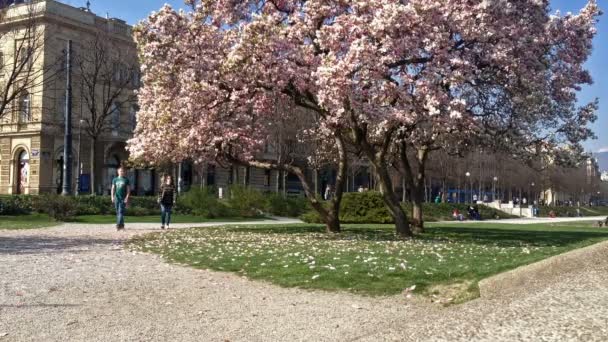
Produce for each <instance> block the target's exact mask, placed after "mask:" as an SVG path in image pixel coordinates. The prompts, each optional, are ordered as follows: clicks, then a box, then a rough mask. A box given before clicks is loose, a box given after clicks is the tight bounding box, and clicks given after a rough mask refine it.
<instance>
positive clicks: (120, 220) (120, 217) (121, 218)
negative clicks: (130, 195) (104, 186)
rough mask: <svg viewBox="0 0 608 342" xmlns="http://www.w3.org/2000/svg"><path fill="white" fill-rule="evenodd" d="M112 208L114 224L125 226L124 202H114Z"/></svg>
mask: <svg viewBox="0 0 608 342" xmlns="http://www.w3.org/2000/svg"><path fill="white" fill-rule="evenodd" d="M114 208H116V224H117V225H119V226H124V225H125V208H126V204H125V201H119V200H115V201H114Z"/></svg>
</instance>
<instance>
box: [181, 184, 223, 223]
mask: <svg viewBox="0 0 608 342" xmlns="http://www.w3.org/2000/svg"><path fill="white" fill-rule="evenodd" d="M178 203H179V205H180V206H181V207H182V212H188V213H190V214H192V215H196V216H203V217H207V218H217V217H227V216H229V213H230V212H231V210H230V208H229V207H228V206H227V205H226V204H224V203H223V202H222V201H220V200H219V199H218V198H217V195H216V193H215V189H214V188H211V187H206V188H203V189H199V188H192V189H190V191H188V192H186V193H185V194H184V195H183V196H181V197H180V198H179V200H178Z"/></svg>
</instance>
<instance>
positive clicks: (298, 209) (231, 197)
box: [0, 186, 308, 221]
mask: <svg viewBox="0 0 608 342" xmlns="http://www.w3.org/2000/svg"><path fill="white" fill-rule="evenodd" d="M226 197H227V198H225V199H219V198H218V197H217V191H216V190H215V189H214V188H205V189H198V188H195V189H192V190H190V191H189V192H187V193H185V194H184V195H183V196H180V197H179V198H178V200H177V203H176V205H175V207H174V208H173V211H174V212H175V213H177V214H186V215H196V216H202V217H206V218H224V217H225V218H230V217H245V218H247V217H259V216H262V215H264V214H270V215H276V216H288V217H298V216H299V215H301V214H303V213H304V212H305V211H306V210H307V209H308V206H307V204H306V199H304V198H284V197H282V196H281V195H279V194H275V193H262V192H260V191H258V190H255V189H251V188H248V187H244V186H232V187H231V188H229V190H228V192H227V196H226ZM33 212H39V213H46V214H48V215H50V216H51V217H54V218H55V219H57V220H60V221H66V220H69V219H70V218H71V217H74V216H78V215H114V214H115V213H116V211H115V209H114V205H112V201H111V198H110V197H109V196H77V197H63V196H58V195H47V194H45V195H40V196H30V195H18V196H0V215H26V214H30V213H33ZM158 213H159V205H158V203H157V201H156V197H135V196H134V197H131V198H130V202H129V207H128V208H127V215H129V216H147V215H157V214H158Z"/></svg>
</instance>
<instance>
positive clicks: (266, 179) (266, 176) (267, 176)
mask: <svg viewBox="0 0 608 342" xmlns="http://www.w3.org/2000/svg"><path fill="white" fill-rule="evenodd" d="M270 175H271V173H270V170H264V186H270Z"/></svg>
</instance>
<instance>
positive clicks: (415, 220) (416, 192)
mask: <svg viewBox="0 0 608 342" xmlns="http://www.w3.org/2000/svg"><path fill="white" fill-rule="evenodd" d="M412 190H413V195H412V220H411V225H412V230H413V231H414V233H416V234H420V233H423V232H424V219H423V218H422V202H423V194H422V189H421V188H420V186H414V187H413V189H412Z"/></svg>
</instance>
